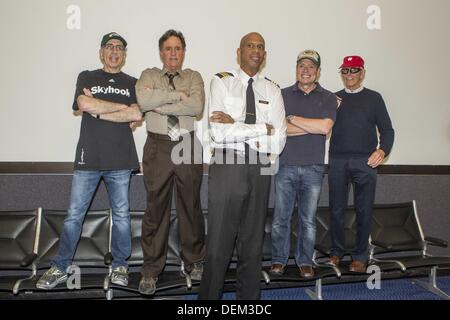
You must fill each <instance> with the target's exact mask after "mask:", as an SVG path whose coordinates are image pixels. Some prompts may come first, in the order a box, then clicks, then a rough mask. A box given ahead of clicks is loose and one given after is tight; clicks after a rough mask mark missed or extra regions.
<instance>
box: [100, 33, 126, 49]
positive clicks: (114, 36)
mask: <svg viewBox="0 0 450 320" xmlns="http://www.w3.org/2000/svg"><path fill="white" fill-rule="evenodd" d="M112 39H117V40H119V41H121V42H122V44H123V46H124V47H125V48H126V47H127V42H126V41H125V39H124V38H123V37H122V36H121V35H120V34H118V33H117V32H110V33H107V34H105V35H104V36H103V38H102V42H101V43H100V46H102V47H103V46H104V45H105V44H106V43H107V42H108V41H109V40H112Z"/></svg>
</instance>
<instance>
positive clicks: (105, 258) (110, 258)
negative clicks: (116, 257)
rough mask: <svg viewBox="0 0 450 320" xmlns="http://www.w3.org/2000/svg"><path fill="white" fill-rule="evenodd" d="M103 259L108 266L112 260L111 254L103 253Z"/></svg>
mask: <svg viewBox="0 0 450 320" xmlns="http://www.w3.org/2000/svg"><path fill="white" fill-rule="evenodd" d="M103 261H104V262H105V264H106V265H107V266H110V265H111V263H112V261H113V256H112V253H111V252H108V253H106V254H105V257H104V258H103Z"/></svg>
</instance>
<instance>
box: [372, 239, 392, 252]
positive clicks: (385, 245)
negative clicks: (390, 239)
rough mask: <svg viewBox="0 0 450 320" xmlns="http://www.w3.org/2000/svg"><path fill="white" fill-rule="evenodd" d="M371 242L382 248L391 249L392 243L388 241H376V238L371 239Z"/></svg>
mask: <svg viewBox="0 0 450 320" xmlns="http://www.w3.org/2000/svg"><path fill="white" fill-rule="evenodd" d="M371 243H372V244H373V245H374V246H376V247H380V248H383V249H386V250H392V245H391V244H389V243H385V242H382V241H377V240H375V241H372V242H371Z"/></svg>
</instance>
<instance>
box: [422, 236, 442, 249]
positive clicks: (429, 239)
mask: <svg viewBox="0 0 450 320" xmlns="http://www.w3.org/2000/svg"><path fill="white" fill-rule="evenodd" d="M425 241H426V242H428V244H429V245H431V246H437V247H442V248H447V247H448V242H447V241H445V240H443V239H439V238H434V237H425Z"/></svg>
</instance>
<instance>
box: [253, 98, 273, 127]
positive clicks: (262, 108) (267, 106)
mask: <svg viewBox="0 0 450 320" xmlns="http://www.w3.org/2000/svg"><path fill="white" fill-rule="evenodd" d="M271 108H272V104H271V103H270V102H269V101H268V100H264V99H257V100H256V116H257V118H258V119H257V122H266V123H268V119H269V118H270V117H269V113H270V110H271Z"/></svg>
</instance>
